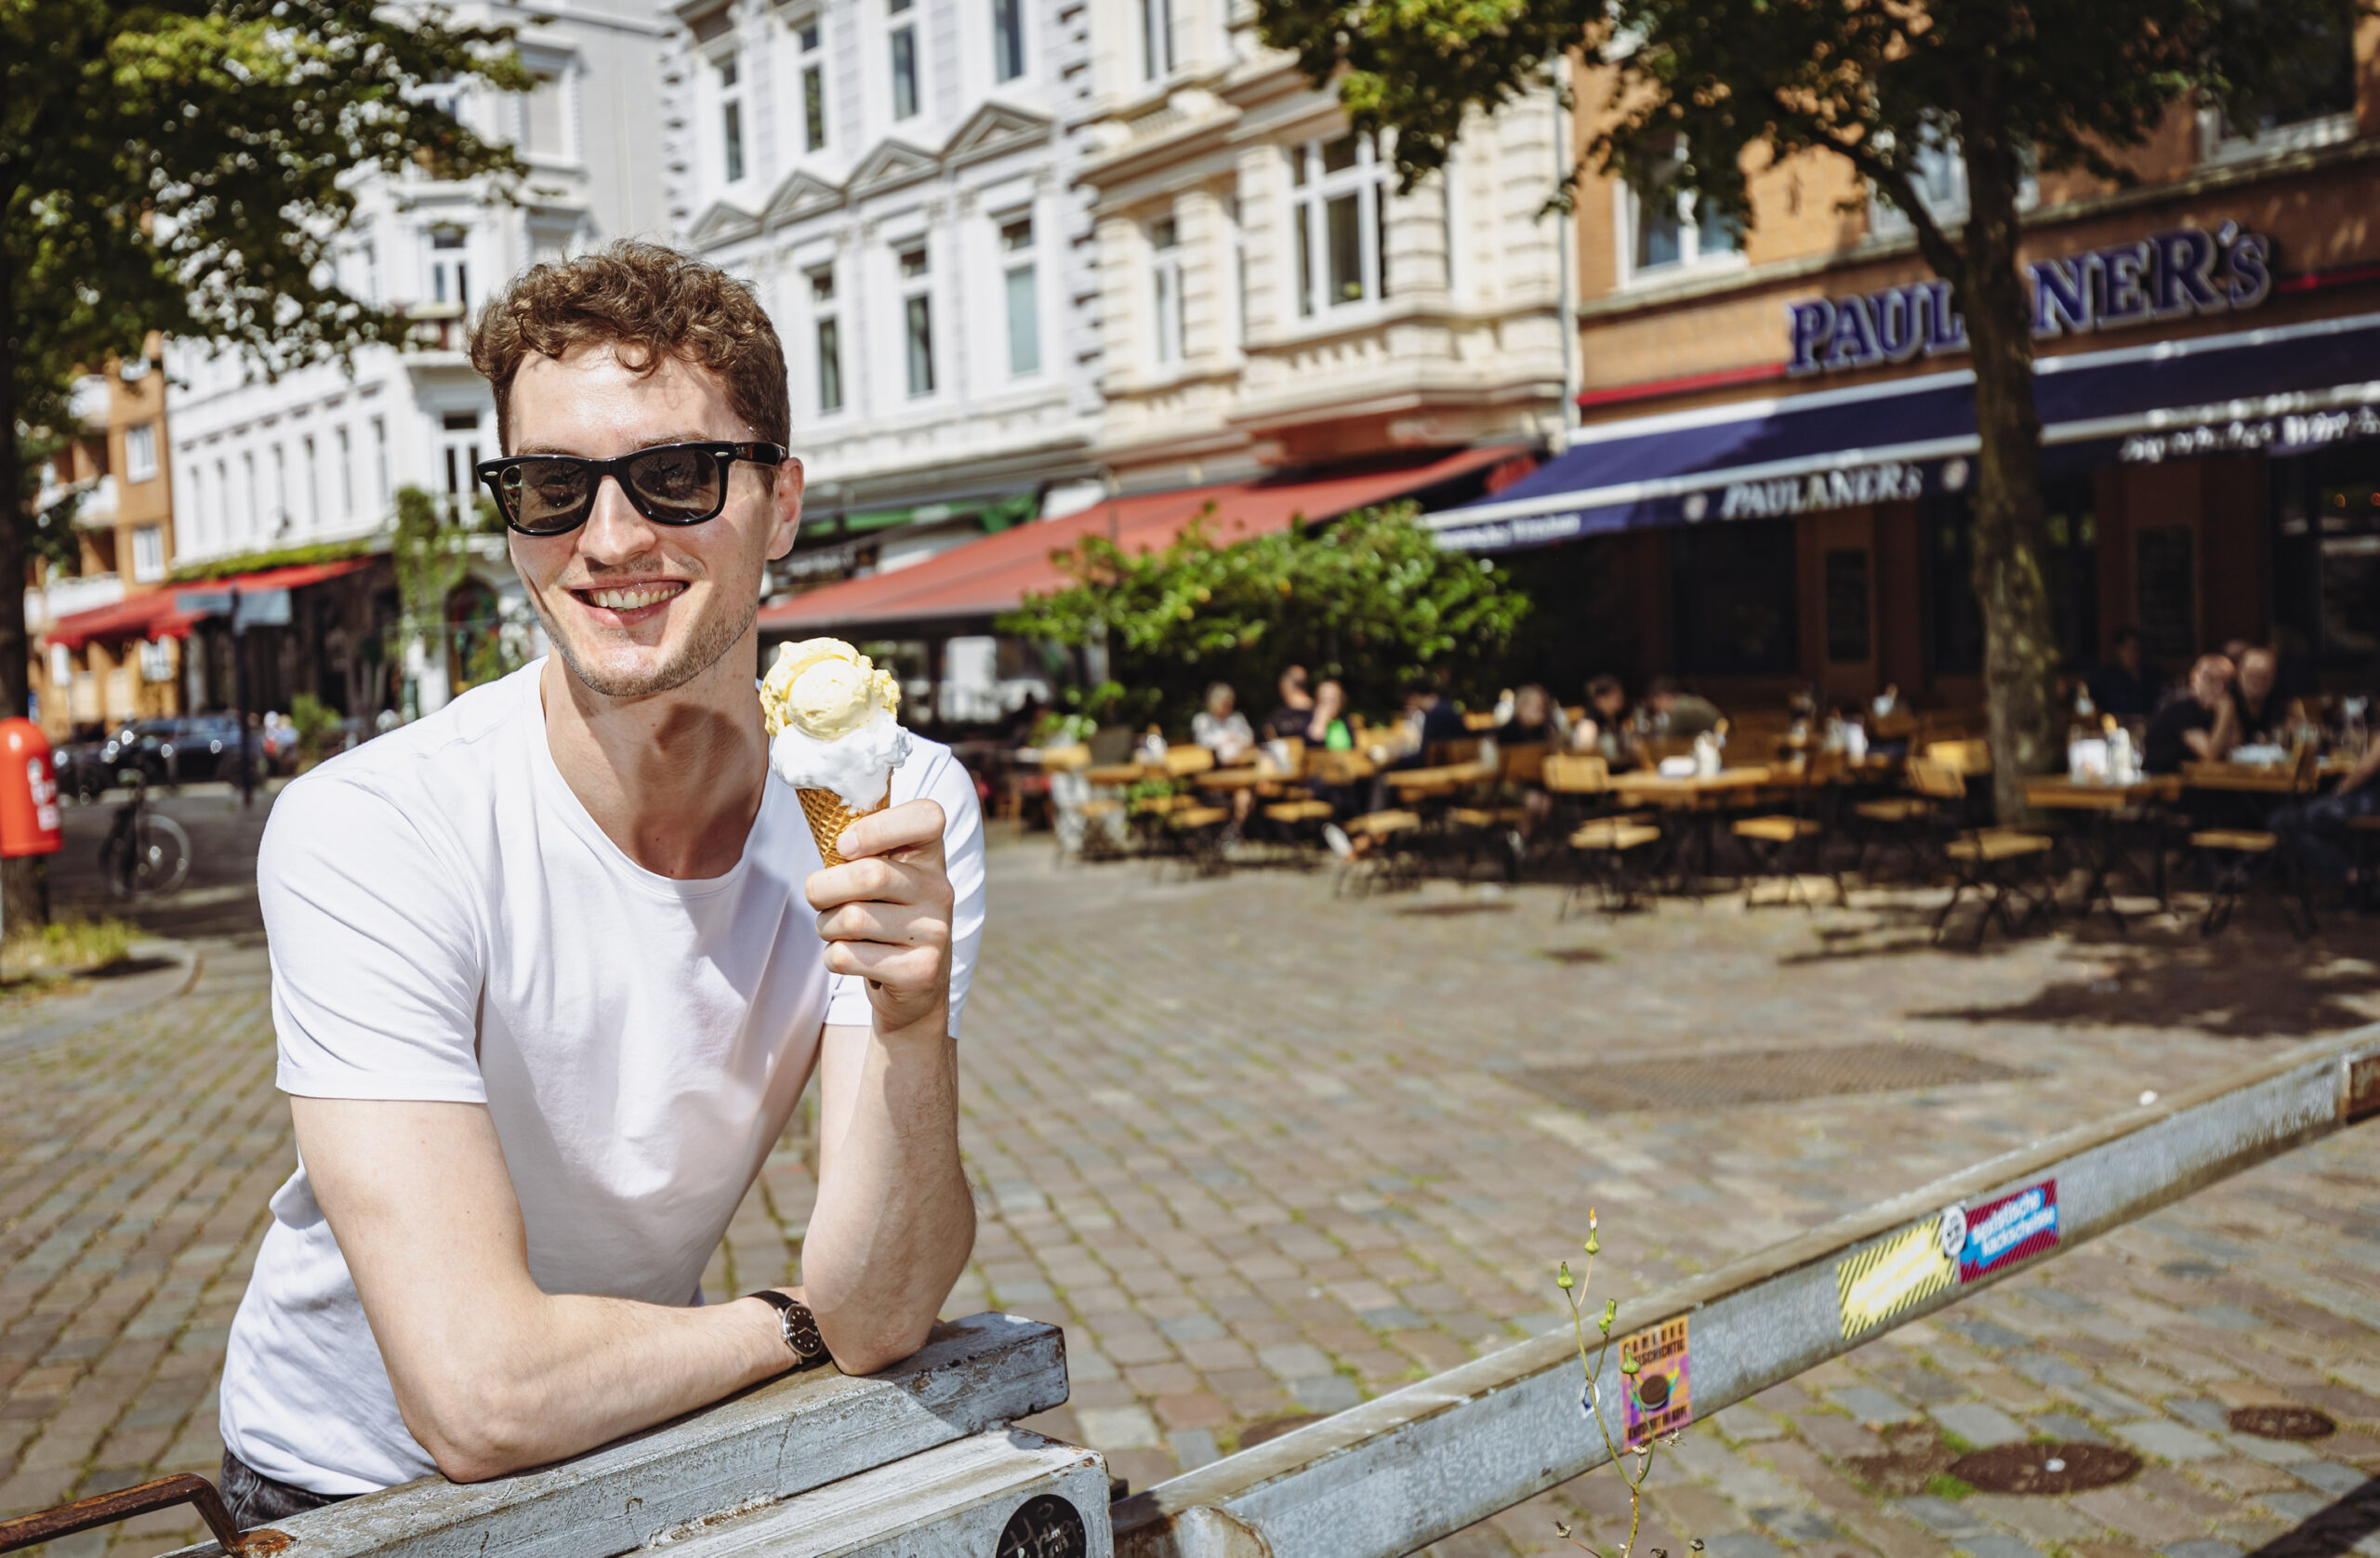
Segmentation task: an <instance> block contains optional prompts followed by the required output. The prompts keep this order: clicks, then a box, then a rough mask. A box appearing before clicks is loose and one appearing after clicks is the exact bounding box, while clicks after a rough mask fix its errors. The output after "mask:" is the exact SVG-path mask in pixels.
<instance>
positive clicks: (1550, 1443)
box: [1114, 1024, 2380, 1558]
mask: <svg viewBox="0 0 2380 1558" xmlns="http://www.w3.org/2000/svg"><path fill="white" fill-rule="evenodd" d="M2375 1063H2380V1024H2373V1025H2372V1026H2369V1027H2365V1028H2361V1029H2359V1030H2357V1031H2356V1032H2354V1033H2352V1034H2349V1035H2347V1036H2342V1037H2339V1038H2335V1039H2332V1040H2328V1041H2324V1042H2321V1043H2317V1044H2312V1045H2307V1046H2300V1047H2297V1048H2295V1049H2294V1050H2292V1051H2291V1052H2289V1053H2288V1054H2286V1055H2283V1056H2280V1057H2276V1058H2275V1059H2273V1060H2271V1061H2268V1062H2267V1063H2262V1064H2259V1065H2257V1066H2254V1067H2250V1068H2248V1069H2246V1070H2244V1071H2242V1072H2241V1073H2237V1074H2235V1075H2234V1076H2230V1077H2228V1078H2225V1079H2222V1080H2219V1081H2217V1082H2215V1083H2212V1084H2209V1085H2208V1086H2206V1087H2203V1088H2200V1089H2194V1090H2192V1091H2190V1092H2188V1093H2184V1094H2179V1095H2176V1096H2175V1097H2174V1098H2172V1099H2169V1100H2166V1101H2164V1102H2160V1103H2157V1104H2153V1105H2150V1106H2148V1107H2144V1108H2141V1109H2138V1110H2130V1111H2126V1112H2124V1113H2123V1114H2121V1115H2119V1116H2114V1117H2113V1118H2111V1119H2108V1120H2103V1121H2098V1122H2095V1123H2093V1124H2090V1125H2087V1126H2083V1127H2079V1128H2077V1129H2072V1130H2068V1131H2065V1132H2062V1133H2060V1134H2058V1135H2056V1136H2054V1137H2051V1138H2049V1139H2048V1140H2046V1141H2043V1142H2038V1143H2036V1144H2034V1145H2032V1146H2030V1147H2028V1148H2025V1149H2023V1150H2021V1151H2018V1152H2014V1153H2009V1154H2006V1155H2003V1156H2001V1157H1997V1158H1994V1159H1991V1160H1990V1161H1989V1162H1986V1163H1982V1164H1978V1165H1977V1166H1975V1167H1974V1168H1972V1169H1967V1170H1965V1171H1964V1172H1962V1173H1959V1174H1956V1175H1953V1176H1950V1178H1948V1179H1945V1180H1941V1181H1938V1182H1935V1183H1933V1184H1930V1185H1927V1186H1924V1187H1923V1188H1921V1189H1919V1190H1916V1191H1913V1192H1911V1193H1910V1194H1909V1195H1901V1196H1897V1197H1895V1198H1894V1199H1892V1200H1889V1201H1886V1202H1884V1203H1882V1204H1881V1205H1878V1206H1875V1207H1872V1208H1868V1209H1867V1210H1865V1211H1862V1212H1859V1213H1857V1214H1854V1215H1853V1216H1851V1217H1848V1218H1845V1219H1843V1220H1841V1221H1837V1222H1834V1223H1831V1224H1829V1225H1828V1226H1826V1227H1823V1228H1818V1229H1813V1230H1811V1231H1810V1232H1808V1233H1806V1234H1803V1235H1797V1236H1796V1237H1793V1238H1791V1239H1787V1240H1785V1241H1783V1242H1782V1243H1779V1244H1778V1245H1775V1246H1772V1247H1770V1248H1767V1249H1765V1250H1762V1251H1760V1252H1758V1253H1757V1254H1754V1255H1752V1256H1749V1257H1747V1258H1746V1259H1744V1260H1741V1261H1734V1262H1731V1263H1729V1264H1728V1265H1726V1266H1725V1267H1722V1268H1721V1269H1719V1270H1717V1271H1715V1272H1712V1273H1711V1274H1707V1275H1704V1276H1700V1277H1697V1278H1695V1279H1693V1280H1691V1281H1687V1282H1684V1283H1679V1284H1676V1285H1674V1286H1673V1287H1668V1288H1665V1289H1662V1290H1660V1291H1659V1292H1656V1293H1652V1294H1648V1295H1646V1297H1644V1298H1642V1299H1639V1300H1636V1301H1632V1302H1629V1303H1625V1304H1622V1305H1621V1306H1620V1314H1619V1316H1618V1322H1617V1324H1616V1325H1615V1327H1614V1328H1613V1333H1612V1334H1613V1336H1614V1338H1615V1339H1618V1338H1620V1337H1625V1336H1628V1335H1632V1334H1634V1333H1637V1332H1640V1331H1645V1330H1647V1329H1649V1328H1650V1327H1654V1326H1656V1325H1658V1324H1660V1323H1661V1322H1664V1321H1668V1320H1673V1319H1674V1318H1676V1317H1678V1316H1686V1317H1687V1319H1688V1328H1689V1332H1690V1337H1691V1357H1692V1380H1693V1396H1692V1400H1693V1410H1694V1414H1695V1416H1696V1417H1698V1418H1701V1417H1707V1416H1709V1415H1710V1414H1712V1413H1713V1412H1716V1411H1718V1410H1719V1409H1720V1408H1721V1407H1723V1406H1727V1405H1729V1404H1730V1403H1733V1402H1736V1401H1739V1400H1741V1399H1743V1398H1744V1397H1746V1396H1748V1395H1751V1394H1752V1393H1756V1392H1758V1391H1761V1390H1765V1389H1766V1388H1767V1387H1768V1386H1769V1385H1771V1384H1774V1383H1776V1382H1777V1381H1778V1380H1787V1379H1791V1378H1792V1377H1793V1376H1794V1375H1796V1374H1799V1373H1801V1372H1802V1371H1804V1370H1805V1369H1807V1368H1809V1367H1812V1366H1814V1365H1816V1364H1818V1363H1819V1362H1821V1361H1823V1360H1824V1359H1826V1358H1829V1357H1832V1356H1835V1355H1836V1354H1838V1353H1845V1352H1847V1351H1849V1350H1850V1349H1851V1348H1852V1347H1854V1346H1857V1345H1858V1344H1859V1343H1861V1342H1864V1341H1866V1340H1869V1339H1870V1338H1871V1337H1872V1336H1874V1335H1876V1334H1878V1333H1879V1331H1881V1330H1882V1329H1884V1328H1888V1327H1889V1326H1897V1325H1901V1324H1905V1323H1906V1322H1907V1321H1909V1320H1912V1319H1915V1318H1917V1317H1918V1316H1920V1315H1923V1314H1929V1313H1931V1312H1933V1311H1935V1310H1937V1309H1940V1308H1942V1307H1944V1306H1945V1305H1947V1304H1950V1303H1952V1302H1955V1301H1957V1300H1958V1299H1960V1298H1961V1297H1964V1296H1965V1295H1966V1294H1969V1293H1973V1292H1975V1291H1977V1290H1978V1289H1979V1287H1982V1286H1983V1285H1986V1284H1988V1283H1990V1282H1996V1281H1999V1280H2002V1279H2003V1278H2004V1277H2006V1276H2008V1275H2010V1274H2014V1273H2015V1272H2017V1271H2020V1270H2026V1269H2029V1268H2030V1265H2031V1264H2032V1262H2033V1261H2034V1260H2037V1259H2046V1258H2048V1257H2049V1255H2051V1254H2054V1253H2056V1252H2058V1251H2063V1250H2065V1249H2069V1248H2073V1247H2074V1246H2076V1245H2078V1244H2080V1243H2082V1242H2083V1241H2084V1240H2086V1239H2090V1238H2093V1237H2096V1236H2097V1235H2100V1234H2104V1233H2107V1232H2109V1231H2110V1230H2112V1229H2114V1228H2117V1227H2120V1226H2122V1224H2123V1223H2125V1222H2128V1221H2132V1220H2133V1219H2135V1218H2138V1217H2141V1216H2143V1215H2145V1214H2147V1213H2148V1212H2150V1211H2152V1210H2154V1209H2156V1208H2159V1207H2162V1206H2163V1205H2165V1204H2167V1203H2168V1202H2171V1201H2173V1200H2175V1199H2177V1198H2178V1197H2180V1196H2182V1195H2188V1194H2189V1193H2190V1192H2191V1191H2193V1190H2196V1189H2199V1188H2201V1187H2202V1186H2204V1185H2206V1184H2209V1183H2212V1182H2215V1181H2217V1180H2220V1179H2223V1178H2225V1177H2227V1176H2228V1175H2231V1174H2236V1173H2239V1172H2241V1171H2242V1170H2244V1169H2250V1168H2253V1167H2254V1166H2255V1165H2256V1164H2258V1163H2262V1162H2264V1161H2266V1160H2267V1159H2268V1158H2271V1157H2274V1156H2277V1155H2280V1154H2281V1153H2284V1152H2287V1151H2289V1150H2291V1149H2293V1148H2294V1147H2298V1146H2302V1145H2304V1144H2305V1143H2307V1142H2311V1141H2313V1140H2315V1139H2317V1138H2319V1137H2321V1136H2323V1135H2326V1134H2328V1133H2329V1132H2331V1131H2334V1130H2336V1129H2341V1128H2343V1127H2344V1126H2345V1125H2347V1124H2348V1123H2351V1121H2352V1119H2353V1118H2355V1117H2357V1116H2360V1113H2361V1111H2362V1107H2363V1106H2362V1105H2361V1104H2351V1103H2350V1102H2349V1101H2350V1100H2351V1099H2356V1098H2360V1097H2361V1096H2362V1095H2363V1094H2365V1093H2369V1092H2372V1091H2373V1090H2374V1089H2380V1082H2374V1081H2373V1080H2372V1079H2371V1078H2372V1074H2373V1067H2374V1065H2375ZM2043 1182H2053V1183H2054V1186H2055V1190H2054V1195H2053V1199H2054V1200H2055V1201H2056V1206H2057V1209H2058V1239H2057V1242H2056V1245H2055V1247H2054V1248H2052V1249H2050V1250H2046V1251H2043V1252H2041V1253H2039V1254H2036V1255H2032V1256H2029V1257H2024V1256H2020V1257H2013V1258H2010V1259H2008V1260H2007V1261H2006V1262H2005V1264H2003V1265H1999V1266H1996V1267H1994V1268H1992V1269H1990V1270H1987V1271H1983V1272H1981V1273H1980V1274H1977V1275H1974V1276H1972V1277H1967V1278H1965V1279H1964V1280H1962V1281H1955V1282H1951V1283H1950V1285H1948V1286H1946V1287H1939V1288H1938V1289H1936V1290H1933V1291H1931V1292H1922V1293H1914V1294H1913V1296H1909V1297H1906V1298H1904V1299H1901V1300H1897V1301H1895V1302H1894V1303H1893V1304H1892V1306H1891V1308H1890V1312H1889V1314H1887V1315H1884V1316H1883V1317H1880V1318H1878V1319H1877V1320H1875V1321H1873V1322H1872V1323H1869V1322H1863V1323H1859V1324H1854V1323H1852V1322H1851V1321H1849V1320H1846V1318H1845V1314H1846V1311H1847V1308H1848V1301H1847V1298H1846V1290H1845V1287H1844V1276H1843V1268H1844V1267H1845V1265H1846V1264H1847V1263H1853V1262H1857V1261H1858V1258H1859V1257H1861V1256H1862V1255H1863V1254H1865V1253H1867V1252H1870V1251H1880V1250H1883V1249H1884V1248H1887V1247H1890V1248H1908V1247H1906V1246H1904V1245H1903V1244H1902V1243H1901V1242H1900V1241H1904V1240H1909V1239H1911V1238H1913V1237H1914V1236H1915V1235H1918V1234H1920V1233H1924V1235H1926V1236H1927V1237H1928V1238H1929V1239H1930V1238H1932V1237H1933V1236H1934V1227H1933V1225H1934V1224H1935V1223H1936V1222H1937V1220H1939V1219H1940V1218H1941V1216H1942V1215H1943V1213H1944V1212H1945V1211H1946V1210H1947V1209H1949V1208H1953V1207H1958V1208H1965V1207H1970V1206H1985V1205H1990V1203H1992V1202H1993V1201H1994V1200H1996V1199H1997V1198H1998V1197H1999V1196H2001V1195H2007V1194H2012V1193H2016V1192H2018V1191H2025V1190H2034V1189H2038V1188H2039V1187H2040V1186H2042V1185H2043ZM1592 1334H1593V1333H1592V1332H1591V1333H1590V1335H1592ZM1621 1384H1622V1380H1621V1377H1620V1374H1619V1372H1618V1370H1617V1368H1616V1367H1614V1368H1610V1369H1607V1371H1606V1372H1605V1375H1604V1379H1603V1382H1602V1385H1601V1386H1600V1387H1599V1391H1598V1395H1599V1400H1600V1403H1601V1406H1602V1407H1603V1412H1604V1417H1605V1420H1606V1421H1607V1422H1609V1423H1611V1424H1613V1425H1614V1432H1615V1433H1617V1432H1618V1425H1619V1424H1620V1422H1621V1421H1622V1418H1621V1400H1620V1387H1621ZM1581 1385H1582V1380H1581V1379H1580V1369H1579V1363H1578V1355H1577V1351H1576V1348H1575V1344H1574V1342H1573V1340H1572V1338H1571V1336H1570V1335H1569V1334H1567V1332H1566V1333H1557V1334H1554V1335H1550V1336H1541V1337H1537V1338H1534V1339H1532V1340H1527V1341H1524V1342H1521V1343H1518V1344H1517V1345H1514V1346H1513V1347H1509V1348H1505V1349H1503V1350H1502V1351H1501V1352H1498V1353H1491V1354H1490V1355H1488V1356H1487V1357H1484V1358H1480V1359H1477V1360H1474V1362H1472V1363H1468V1364H1464V1365H1462V1366H1461V1367H1456V1368H1453V1369H1450V1370H1448V1371H1447V1372H1446V1373H1444V1374H1440V1375H1437V1376H1435V1377H1434V1378H1432V1379H1429V1380H1422V1381H1421V1382H1419V1383H1417V1384H1414V1385H1410V1386H1408V1387H1407V1388H1405V1389H1403V1390H1400V1391H1395V1392H1392V1393H1389V1394H1387V1395H1384V1396H1382V1397H1380V1398H1378V1399H1376V1400H1373V1401H1369V1402H1366V1403H1364V1404H1362V1405H1361V1406H1354V1407H1350V1408H1348V1409H1347V1410H1346V1411H1344V1412H1341V1413H1339V1414H1337V1415H1336V1416H1333V1417H1330V1418H1327V1419H1323V1420H1322V1421H1320V1422H1317V1423H1314V1424H1311V1425H1309V1426H1308V1427H1305V1428H1302V1429H1299V1430H1297V1431H1296V1432H1294V1433H1288V1434H1284V1435H1283V1436H1282V1437H1280V1438H1278V1439H1276V1440H1273V1441H1271V1442H1270V1443H1267V1444H1264V1445H1262V1446H1258V1447H1257V1448H1255V1449H1252V1450H1247V1451H1243V1452H1241V1453H1240V1454H1238V1455H1235V1456H1231V1457H1227V1458H1226V1459H1223V1460H1220V1461H1216V1462H1214V1463H1212V1464H1210V1465H1208V1466H1205V1467H1201V1468H1200V1469H1198V1470H1197V1471H1195V1472H1189V1473H1186V1474H1185V1475H1183V1476H1181V1477H1177V1478H1174V1479H1173V1480H1171V1481H1170V1482H1166V1483H1161V1484H1159V1485H1157V1486H1156V1487H1153V1488H1151V1489H1149V1490H1148V1491H1147V1492H1145V1493H1143V1494H1140V1495H1138V1496H1136V1497H1134V1498H1132V1499H1128V1500H1126V1501H1125V1502H1123V1503H1121V1504H1118V1505H1117V1507H1116V1510H1115V1512H1114V1514H1115V1523H1116V1542H1117V1553H1118V1554H1119V1555H1121V1558H1394V1555H1395V1554H1401V1553H1407V1552H1410V1551H1413V1550H1415V1549H1416V1548H1419V1547H1421V1546H1423V1545H1425V1544H1427V1543H1429V1542H1432V1541H1435V1540H1437V1539H1438V1538H1441V1537H1445V1536H1448V1535H1450V1534H1451V1533H1453V1532H1455V1531H1459V1530H1461V1529H1462V1528H1463V1527H1464V1526H1466V1525H1472V1524H1474V1523H1475V1522H1477V1521H1480V1520H1483V1519H1485V1518H1487V1517H1488V1515H1491V1514H1494V1513H1496V1512H1499V1511H1501V1510H1505V1509H1509V1508H1511V1507H1512V1506H1513V1505H1514V1504H1517V1503H1519V1502H1521V1501H1522V1500H1523V1499H1527V1498H1529V1497H1531V1496H1533V1495H1535V1494H1537V1493H1540V1492H1541V1491H1543V1490H1544V1489H1546V1488H1548V1487H1551V1486H1554V1485H1555V1484H1557V1483H1561V1482H1564V1481H1567V1479H1569V1478H1571V1477H1574V1476H1577V1475H1579V1474H1580V1472H1586V1471H1589V1470H1592V1469H1593V1468H1594V1467H1596V1466H1599V1465H1602V1464H1604V1463H1605V1461H1606V1460H1607V1459H1608V1456H1607V1452H1606V1450H1605V1447H1604V1445H1603V1441H1602V1437H1601V1435H1600V1434H1599V1433H1597V1432H1596V1430H1595V1429H1594V1426H1593V1423H1592V1422H1591V1421H1590V1420H1589V1419H1588V1418H1587V1416H1586V1414H1585V1413H1584V1412H1583V1411H1582V1410H1581V1406H1580V1392H1581Z"/></svg>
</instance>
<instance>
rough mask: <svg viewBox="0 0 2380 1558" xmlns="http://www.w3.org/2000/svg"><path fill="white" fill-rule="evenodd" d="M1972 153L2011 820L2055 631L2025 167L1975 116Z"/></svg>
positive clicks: (2000, 805)
mask: <svg viewBox="0 0 2380 1558" xmlns="http://www.w3.org/2000/svg"><path fill="white" fill-rule="evenodd" d="M1964 150H1965V154H1966V164H1967V190H1968V207H1967V210H1968V216H1967V224H1966V234H1965V238H1966V242H1965V251H1966V254H1965V259H1966V263H1965V267H1964V271H1965V274H1964V276H1962V277H1960V278H1959V279H1958V280H1959V291H1960V292H1961V294H1962V295H1963V296H1962V298H1961V302H1962V304H1963V305H1964V312H1965V314H1966V323H1967V338H1968V342H1969V347H1970V350H1971V351H1972V353H1973V357H1974V363H1975V418H1976V433H1977V441H1978V448H1977V458H1976V484H1975V592H1976V598H1977V601H1979V602H1980V603H1981V604H1982V607H1983V633H1984V638H1983V680H1984V699H1985V704H1986V706H1987V708H1988V710H1989V715H1990V730H1991V794H1992V802H1993V807H1994V810H1995V812H1997V813H1998V816H1999V819H2000V821H2001V822H2002V823H2003V825H2008V824H2014V823H2016V822H2018V821H2021V820H2022V819H2023V817H2024V815H2025V812H2026V807H2025V780H2026V779H2027V778H2028V777H2029V776H2030V775H2033V774H2039V773H2045V772H2049V770H2050V769H2051V767H2052V766H2053V759H2054V753H2055V747H2054V746H2053V742H2054V741H2055V738H2056V731H2055V728H2054V726H2055V719H2056V711H2055V710H2054V709H2053V708H2052V707H2051V706H2050V705H2051V698H2050V682H2051V677H2052V675H2053V674H2054V672H2055V671H2056V667H2057V657H2058V644H2057V628H2056V620H2055V618H2054V617H2053V616H2052V615H2051V613H2050V601H2049V580H2048V577H2047V575H2046V574H2045V572H2044V559H2045V557H2046V555H2047V550H2048V541H2049V535H2048V521H2047V518H2046V515H2045V513H2044V510H2043V502H2042V481H2041V432H2042V424H2041V413H2040V411H2039V410H2038V409H2037V408H2036V407H2035V405H2034V404H2033V340H2032V305H2031V300H2030V298H2029V297H2027V295H2026V290H2025V284H2024V281H2023V278H2022V277H2021V276H2020V275H2019V274H2018V272H2017V270H2016V238H2017V219H2016V195H2017V190H2018V186H2019V178H2020V165H2019V163H2018V160H2017V157H2016V152H2015V151H2014V149H2013V148H2012V147H2011V146H2010V145H2009V144H2008V143H2007V141H2006V140H2005V139H1995V138H1994V137H1992V136H1991V135H1990V134H1988V133H1982V132H1980V127H1979V126H1977V125H1974V124H1972V123H1970V124H1969V125H1968V126H1967V139H1966V144H1965V148H1964Z"/></svg>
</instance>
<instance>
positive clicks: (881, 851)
mask: <svg viewBox="0 0 2380 1558" xmlns="http://www.w3.org/2000/svg"><path fill="white" fill-rule="evenodd" d="M942 825H943V815H942V804H941V803H940V802H939V801H932V800H905V801H903V802H902V803H901V804H900V805H898V806H888V807H886V808H885V809H884V810H883V811H881V812H869V813H868V814H867V815H866V816H865V817H862V818H861V819H860V820H859V821H857V822H855V823H853V824H852V825H851V826H849V827H847V828H845V829H843V836H842V838H840V839H839V840H837V841H836V844H835V851H836V852H837V853H839V854H840V855H841V856H842V857H843V858H844V859H845V860H862V859H866V858H867V857H869V856H872V855H885V854H891V853H893V852H896V851H910V852H913V853H911V854H909V855H908V856H907V858H909V859H912V860H921V859H923V858H926V857H927V855H928V852H931V858H932V859H933V860H935V861H940V860H941V858H942Z"/></svg>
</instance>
